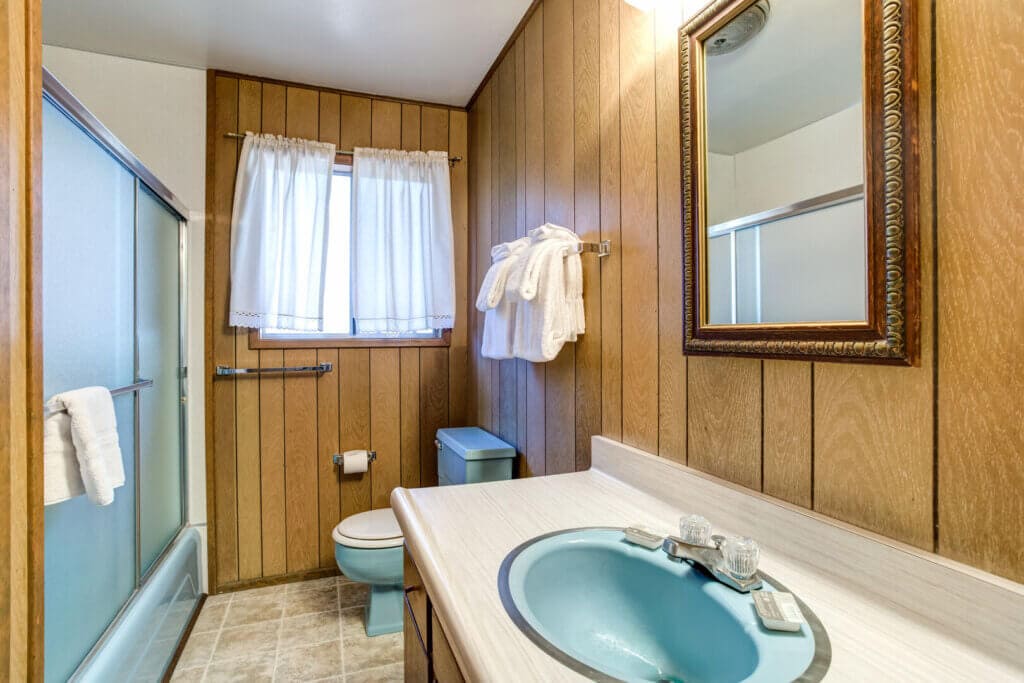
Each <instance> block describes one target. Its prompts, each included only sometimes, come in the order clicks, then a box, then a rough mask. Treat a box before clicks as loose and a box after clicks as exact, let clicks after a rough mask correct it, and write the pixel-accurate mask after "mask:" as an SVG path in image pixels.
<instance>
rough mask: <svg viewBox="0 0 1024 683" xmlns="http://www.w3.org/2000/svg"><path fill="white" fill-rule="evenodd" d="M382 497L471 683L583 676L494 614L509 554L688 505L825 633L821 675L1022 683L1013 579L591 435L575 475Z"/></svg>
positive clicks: (666, 516)
mask: <svg viewBox="0 0 1024 683" xmlns="http://www.w3.org/2000/svg"><path fill="white" fill-rule="evenodd" d="M391 504H392V507H393V508H394V510H395V513H396V515H397V517H398V520H399V522H400V524H401V526H402V529H403V532H404V535H405V541H406V545H407V546H408V548H409V551H410V553H411V554H412V556H413V558H414V560H415V561H416V565H417V567H418V568H419V570H420V573H421V575H422V578H423V581H424V583H425V585H426V588H427V591H428V593H429V594H430V596H431V599H432V601H433V604H434V608H435V609H436V611H437V613H438V615H439V617H440V620H441V622H442V624H443V625H444V628H445V631H446V633H447V635H448V638H449V640H450V642H451V644H452V648H453V650H454V652H455V657H456V659H457V660H458V662H459V665H460V667H461V669H462V671H463V673H464V674H465V676H466V678H467V680H470V681H488V682H492V681H516V682H523V681H545V682H553V681H576V680H585V679H584V678H583V677H582V676H580V675H579V674H577V673H575V672H574V671H572V670H570V669H568V668H567V667H565V666H563V665H562V664H560V663H559V662H557V661H556V660H554V659H553V658H551V657H550V656H549V655H547V654H546V653H544V652H543V651H542V650H540V649H539V648H538V647H537V646H536V645H534V644H533V643H532V642H531V641H530V640H529V639H528V638H527V637H526V636H525V635H523V634H522V633H521V632H520V631H519V629H518V628H517V627H516V626H515V624H513V623H512V620H511V619H510V618H509V617H508V615H507V614H506V612H505V609H504V607H503V606H502V604H501V599H500V597H499V595H498V589H497V580H498V570H499V567H500V566H501V563H502V561H503V560H504V558H505V556H506V555H507V554H508V552H509V551H511V550H512V549H513V548H515V547H516V546H517V545H519V544H521V543H523V542H524V541H527V540H529V539H532V538H534V537H536V536H539V535H541V534H545V533H548V532H551V531H556V530H559V529H569V528H575V527H585V526H618V527H623V526H629V525H631V524H636V523H639V524H643V525H646V526H650V527H652V528H655V529H663V530H665V531H666V532H667V531H671V530H672V529H674V528H675V526H676V523H677V520H678V518H679V516H680V515H681V514H682V513H684V512H696V513H700V514H703V515H704V516H706V517H708V519H710V520H711V522H712V524H713V525H714V526H715V528H716V529H719V530H723V531H726V532H728V533H742V534H743V535H749V536H752V537H754V538H755V539H757V540H758V541H759V542H760V543H761V565H760V566H761V568H762V569H763V570H764V571H765V572H766V573H768V574H769V575H771V576H773V577H775V578H776V579H778V580H779V581H781V582H782V583H784V584H785V585H786V586H787V587H788V588H789V589H790V590H792V591H793V592H794V593H796V594H797V595H798V596H799V597H800V598H801V599H802V600H803V601H804V602H806V603H807V605H808V606H810V608H811V609H812V610H813V611H814V612H815V613H816V614H817V616H818V618H819V619H820V620H821V621H822V623H823V624H824V626H825V628H826V630H827V631H828V634H829V638H830V640H831V647H832V662H831V666H830V667H829V671H828V674H827V675H826V680H828V681H868V680H870V681H882V680H900V681H907V680H943V681H952V680H965V681H966V680H975V681H977V680H984V681H1001V680H1022V679H1024V587H1022V586H1020V585H1019V584H1016V583H1013V582H1010V581H1006V580H1003V579H1000V578H998V577H995V576H992V575H989V574H985V573H984V572H980V571H977V570H973V569H971V568H969V567H966V566H964V565H960V564H958V563H955V562H952V561H948V560H945V559H943V558H939V557H937V556H935V555H932V554H930V553H924V552H921V551H918V550H916V549H913V548H910V547H909V546H905V545H903V544H900V543H897V542H895V541H890V540H887V539H883V538H882V537H879V536H875V535H873V534H869V533H867V532H864V531H861V530H857V529H854V528H853V527H849V526H848V525H844V524H841V523H838V522H835V521H833V520H828V519H827V518H824V517H822V516H820V515H817V514H815V513H812V512H809V511H806V510H803V509H801V508H797V507H795V506H791V505H788V504H786V503H782V502H780V501H776V500H774V499H771V498H768V497H766V496H762V495H760V494H756V493H752V492H749V491H745V490H743V489H740V488H739V487H736V486H733V485H731V484H726V483H724V482H721V481H719V480H717V479H714V478H712V477H709V476H707V475H703V474H700V473H696V472H695V471H693V470H690V469H688V468H685V467H683V466H681V465H677V464H675V463H671V462H668V461H666V460H663V459H660V458H656V457H654V456H651V455H648V454H646V453H643V452H641V451H637V450H636V449H632V448H629V447H627V446H623V445H621V444H617V443H615V442H612V441H610V440H608V439H603V438H601V437H595V439H594V443H593V466H592V468H591V469H590V470H587V471H585V472H578V473H574V474H562V475H553V476H546V477H533V478H528V479H517V480H512V481H504V482H494V483H488V484H472V485H467V486H451V487H440V488H437V487H435V488H422V489H404V488H399V489H395V491H394V492H393V493H392V496H391ZM858 558H860V561H858ZM805 560H806V561H805ZM901 577H906V578H901ZM897 582H903V585H902V586H900V587H896V586H895V585H894V584H896V583H897Z"/></svg>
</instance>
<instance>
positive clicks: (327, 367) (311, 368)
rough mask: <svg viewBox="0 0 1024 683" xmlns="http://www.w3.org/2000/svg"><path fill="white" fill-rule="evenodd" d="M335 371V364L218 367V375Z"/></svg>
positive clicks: (320, 373) (319, 373) (321, 372)
mask: <svg viewBox="0 0 1024 683" xmlns="http://www.w3.org/2000/svg"><path fill="white" fill-rule="evenodd" d="M333 369H334V364H333V363H320V364H318V365H295V366H292V367H284V368H232V367H230V366H227V365H218V366H217V372H216V374H217V375H220V376H222V377H223V376H225V375H262V374H264V373H267V372H315V373H317V374H318V375H322V374H323V373H325V372H330V371H331V370H333Z"/></svg>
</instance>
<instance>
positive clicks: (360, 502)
mask: <svg viewBox="0 0 1024 683" xmlns="http://www.w3.org/2000/svg"><path fill="white" fill-rule="evenodd" d="M246 130H253V131H262V132H265V133H276V134H281V135H288V136H292V137H303V138H310V139H320V140H324V141H331V142H334V143H335V144H337V145H338V146H339V147H340V148H344V149H351V148H352V147H354V146H367V145H372V146H375V147H385V148H401V149H409V150H415V149H432V150H434V149H437V150H445V151H448V152H449V153H450V154H452V155H460V156H463V157H467V156H468V137H467V136H468V126H467V115H466V112H465V111H462V110H458V109H449V108H446V107H440V106H432V105H425V104H422V103H417V102H401V101H396V100H393V99H386V98H385V99H379V98H374V97H372V96H369V95H367V96H363V95H358V94H355V93H342V92H338V91H333V90H327V89H318V88H316V87H313V86H304V85H300V84H291V83H282V82H279V81H271V80H263V79H259V78H253V77H247V76H239V75H236V74H228V73H220V72H210V73H209V98H208V130H207V136H208V139H207V149H208V173H207V202H208V207H207V210H208V213H209V214H210V215H209V217H208V220H207V226H208V230H209V232H208V234H207V255H206V256H207V264H206V267H207V311H206V314H207V317H206V329H207V353H208V357H207V367H206V371H207V375H208V378H209V379H208V382H209V383H208V385H207V397H208V399H207V420H208V422H207V439H208V444H207V461H208V466H207V472H208V481H207V490H208V505H209V519H210V527H209V533H210V577H211V582H210V583H211V589H212V591H213V592H216V591H219V590H224V589H235V588H239V587H243V586H246V585H254V584H256V583H266V582H268V581H275V580H280V579H286V578H287V577H290V576H294V577H300V576H302V577H306V576H310V575H311V574H312V575H315V574H317V573H331V572H334V571H336V569H335V563H334V545H333V541H332V540H331V536H330V534H331V530H332V528H333V527H334V526H335V525H336V524H337V523H338V521H339V520H340V519H341V518H342V517H343V516H345V515H350V514H354V513H356V512H362V511H364V510H369V509H371V508H380V507H386V506H387V505H388V499H389V496H390V493H391V489H392V488H394V487H396V486H399V485H405V486H419V485H429V484H432V483H435V482H436V480H437V470H436V463H434V462H433V461H434V446H433V440H434V433H435V432H436V430H437V429H438V428H440V427H444V426H446V425H448V424H452V423H453V422H452V421H453V420H454V421H455V423H458V424H462V423H463V420H464V416H465V413H466V409H465V407H464V405H463V403H464V401H465V398H466V391H465V387H466V380H465V372H466V367H467V359H466V348H467V338H468V337H467V331H468V329H469V326H468V324H467V320H466V315H467V314H468V310H469V307H468V301H467V291H468V287H467V285H468V274H467V266H468V261H469V259H468V255H467V254H466V249H467V248H468V208H469V200H468V178H469V173H470V170H469V164H468V159H467V160H466V161H464V162H463V163H461V164H457V165H456V166H455V167H454V168H453V169H452V176H451V177H452V211H453V219H454V225H455V245H456V279H457V283H458V284H457V287H456V295H457V302H458V307H459V308H458V312H457V315H456V318H457V322H456V327H455V328H454V329H453V330H452V334H451V345H450V346H449V347H431V348H427V347H423V348H418V347H404V348H398V347H387V348H361V349H355V348H352V349H337V348H319V349H318V348H302V349H286V350H281V349H261V350H256V349H251V348H249V338H248V332H247V331H246V330H234V329H232V328H230V327H228V326H227V324H226V322H227V305H228V296H229V291H228V286H229V273H230V223H231V208H232V201H233V193H234V182H235V173H236V169H237V158H238V153H239V149H240V143H239V141H237V140H233V139H230V138H225V137H224V134H225V133H227V132H244V131H246ZM318 362H330V363H332V364H333V365H334V371H333V372H329V373H326V374H324V375H322V376H320V377H315V376H312V375H309V376H301V375H287V376H281V375H276V376H275V375H267V376H262V377H255V376H253V377H238V378H214V377H213V368H214V366H215V365H218V364H224V365H232V366H238V367H275V366H281V365H311V364H315V363H318ZM359 448H372V449H375V450H376V451H377V453H378V460H377V462H376V463H374V465H373V466H372V467H371V470H370V472H369V473H367V474H363V475H341V474H340V473H339V472H338V470H337V468H336V467H334V465H333V464H332V463H331V460H330V458H331V455H333V454H334V453H337V452H341V451H343V450H348V449H359Z"/></svg>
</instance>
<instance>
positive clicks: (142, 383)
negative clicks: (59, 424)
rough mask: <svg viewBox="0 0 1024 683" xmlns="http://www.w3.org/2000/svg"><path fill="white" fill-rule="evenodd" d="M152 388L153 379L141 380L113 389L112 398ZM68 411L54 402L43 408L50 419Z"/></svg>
mask: <svg viewBox="0 0 1024 683" xmlns="http://www.w3.org/2000/svg"><path fill="white" fill-rule="evenodd" d="M151 386H153V380H151V379H140V380H139V381H138V382H134V383H133V384H128V385H126V386H123V387H118V388H117V389H111V390H110V395H111V396H122V395H124V394H134V393H135V392H136V391H139V390H141V389H147V388H149V387H151ZM66 410H67V408H63V407H61V406H58V405H57V404H56V403H55V402H53V401H50V402H48V403H47V404H46V405H45V406H43V414H44V416H45V417H49V416H50V415H53V414H55V413H63V412H65V411H66Z"/></svg>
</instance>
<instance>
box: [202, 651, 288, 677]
mask: <svg viewBox="0 0 1024 683" xmlns="http://www.w3.org/2000/svg"><path fill="white" fill-rule="evenodd" d="M275 662H276V656H275V654H274V653H273V652H270V653H266V654H261V655H255V654H254V655H251V656H247V657H242V658H241V659H226V660H223V661H217V662H213V663H211V664H210V666H209V667H208V668H207V669H206V681H207V683H235V682H236V681H237V682H238V683H242V682H243V681H245V682H246V683H249V682H250V681H251V682H252V683H257V682H265V683H270V681H273V680H274V663H275Z"/></svg>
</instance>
